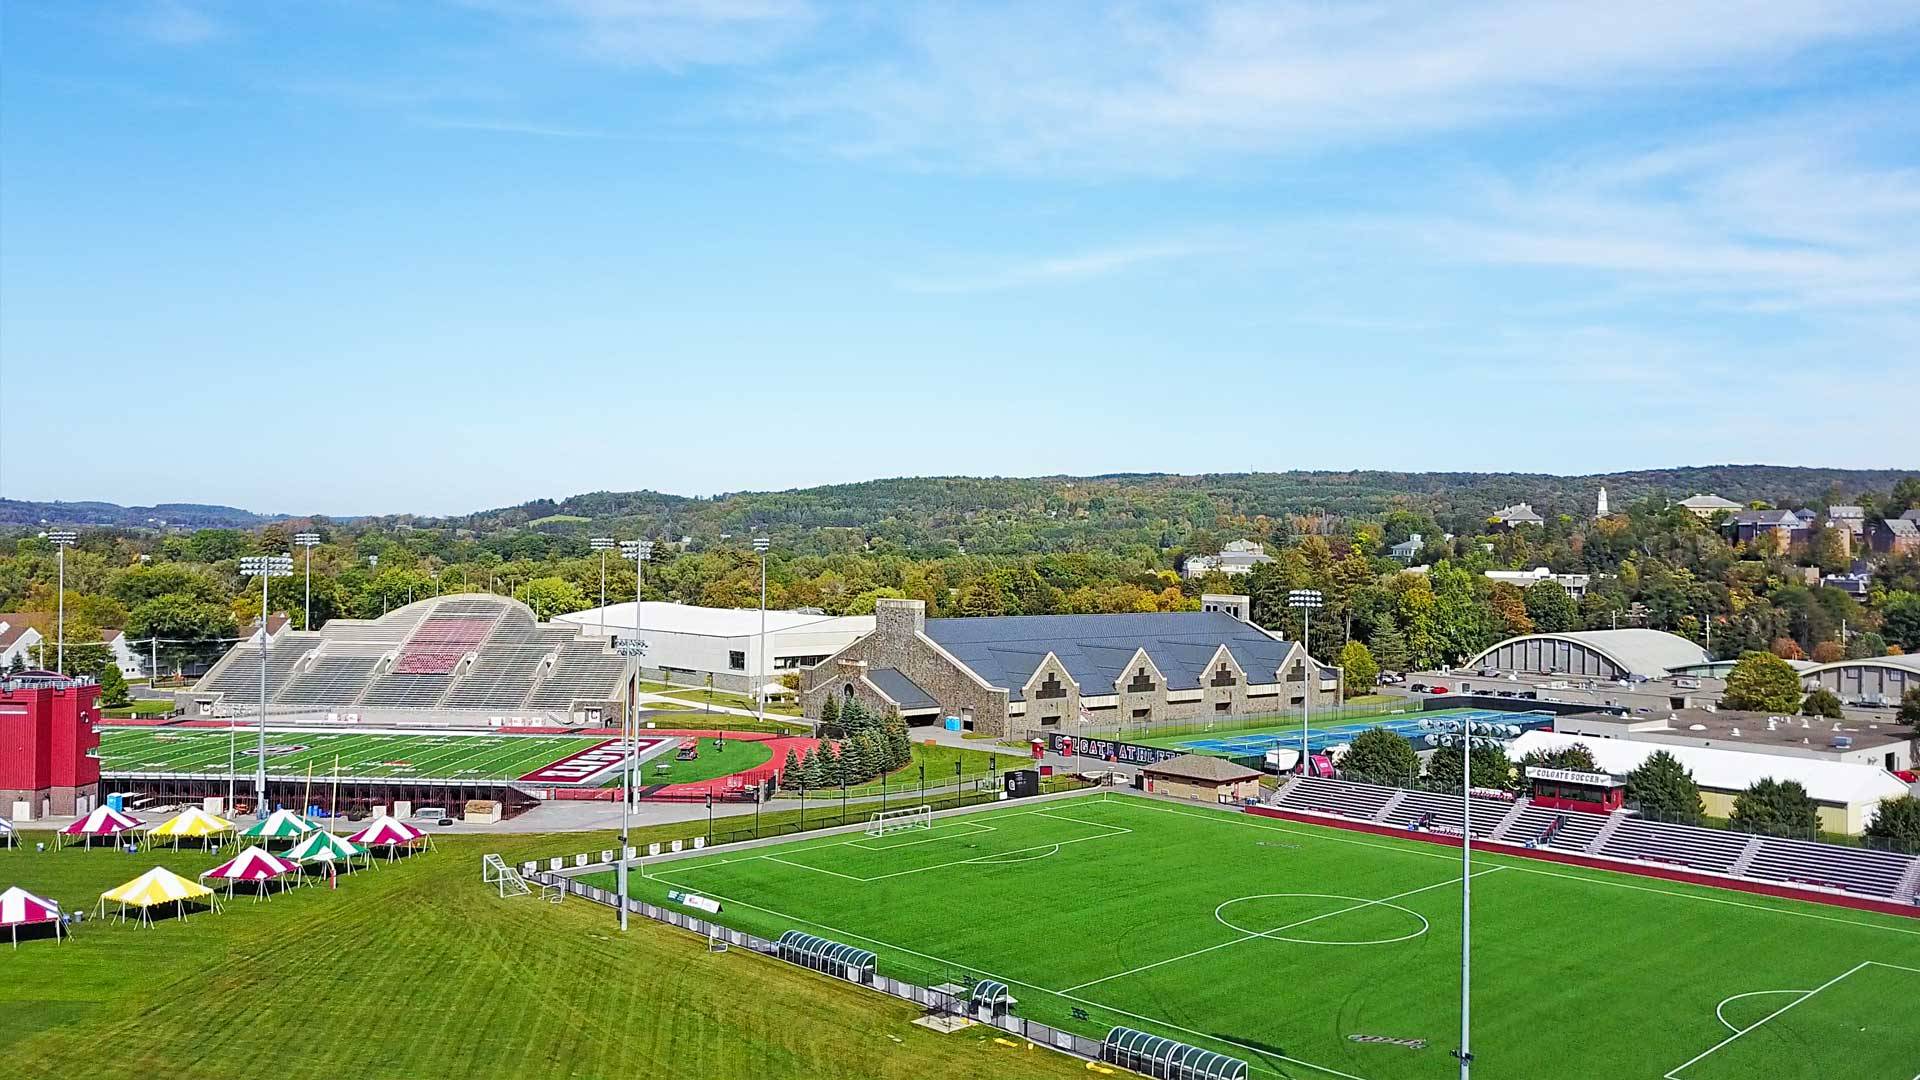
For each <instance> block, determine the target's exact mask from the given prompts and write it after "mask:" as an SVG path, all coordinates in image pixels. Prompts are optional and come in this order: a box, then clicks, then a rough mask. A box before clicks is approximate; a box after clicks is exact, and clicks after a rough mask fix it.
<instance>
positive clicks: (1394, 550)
mask: <svg viewBox="0 0 1920 1080" xmlns="http://www.w3.org/2000/svg"><path fill="white" fill-rule="evenodd" d="M1424 546H1426V541H1425V540H1424V539H1423V538H1422V537H1421V536H1420V534H1419V533H1414V534H1413V535H1412V536H1409V537H1407V538H1406V539H1405V540H1402V541H1400V542H1399V543H1397V544H1395V545H1393V546H1392V547H1390V548H1388V549H1387V554H1389V555H1391V556H1393V557H1394V558H1396V559H1399V560H1400V561H1401V562H1403V563H1410V562H1412V561H1413V560H1415V559H1417V558H1419V557H1420V549H1421V548H1422V547H1424Z"/></svg>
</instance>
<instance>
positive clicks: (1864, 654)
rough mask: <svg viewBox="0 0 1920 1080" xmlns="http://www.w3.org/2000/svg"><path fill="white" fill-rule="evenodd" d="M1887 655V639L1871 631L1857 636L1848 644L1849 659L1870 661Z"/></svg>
mask: <svg viewBox="0 0 1920 1080" xmlns="http://www.w3.org/2000/svg"><path fill="white" fill-rule="evenodd" d="M1885 655H1887V639H1886V638H1883V637H1881V636H1880V635H1879V634H1876V633H1874V632H1873V631H1871V630H1868V631H1866V632H1865V633H1860V634H1855V635H1853V637H1852V639H1851V640H1849V641H1848V642H1847V659H1849V660H1869V659H1872V658H1873V657H1876V656H1885Z"/></svg>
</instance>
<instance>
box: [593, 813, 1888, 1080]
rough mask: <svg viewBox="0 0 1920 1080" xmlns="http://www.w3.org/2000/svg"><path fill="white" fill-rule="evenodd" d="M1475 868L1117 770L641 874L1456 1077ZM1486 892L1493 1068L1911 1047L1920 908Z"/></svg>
mask: <svg viewBox="0 0 1920 1080" xmlns="http://www.w3.org/2000/svg"><path fill="white" fill-rule="evenodd" d="M1459 879H1460V857H1459V852H1458V851H1457V850H1449V849H1446V848H1441V847H1437V846H1434V845H1431V844H1426V843H1421V842H1417V841H1410V840H1400V839H1397V838H1393V837H1382V836H1373V835H1364V834H1358V833H1354V832H1350V831H1345V830H1339V829H1333V828H1322V827H1317V826H1310V825H1302V824H1296V823H1293V822H1286V821H1279V820H1276V819H1265V818H1258V817H1253V816H1250V815H1244V814H1235V813H1227V812H1221V811H1217V810H1212V809H1207V808H1202V807H1186V806H1181V805H1177V804H1168V803H1162V802H1156V801H1150V800H1147V799H1144V798H1139V797H1132V796H1124V795H1106V796H1098V797H1090V798H1079V799H1069V800H1060V801H1051V802H1048V803H1045V804H1037V805H1035V804H1029V805H1025V806H1021V807H1018V808H1013V807H1009V808H1006V809H1001V810H994V811H990V812H985V813H979V814H971V815H966V816H962V817H949V818H943V819H940V820H938V821H936V822H935V823H934V824H933V826H932V827H931V828H921V829H908V830H903V831H899V832H894V833H890V834H888V835H885V836H881V837H872V836H867V835H865V834H864V833H856V834H852V835H837V836H832V837H824V838H819V839H814V840H800V841H794V842H791V843H786V844H781V845H776V846H770V847H765V848H759V849H752V850H749V851H735V852H716V853H714V854H712V855H707V856H703V857H700V858H697V859H689V860H680V861H673V862H666V863H657V864H654V865H653V866H652V867H651V869H650V870H649V871H648V872H647V875H646V876H644V877H641V878H637V879H636V880H635V881H634V882H633V883H632V885H631V892H632V894H633V895H635V896H638V897H641V898H643V899H646V900H649V901H651V902H654V903H657V904H662V905H666V904H669V900H668V896H667V892H668V890H669V889H676V890H683V891H691V892H696V893H700V894H703V895H705V896H708V897H711V898H713V899H716V900H719V901H720V902H721V904H722V905H723V907H722V911H721V914H720V915H719V916H718V918H719V919H720V920H721V921H723V922H725V923H727V924H729V925H731V926H734V927H735V928H737V929H742V930H746V931H750V932H753V933H756V934H760V935H762V936H765V937H769V938H772V937H777V936H779V934H781V933H782V932H784V931H786V930H790V929H799V930H804V931H806V932H809V933H813V934H817V935H820V936H823V937H827V938H831V939H834V940H837V941H842V942H847V943H850V944H853V945H857V946H860V947H863V948H867V949H871V950H873V951H874V952H875V953H877V954H878V957H879V971H880V972H881V973H882V974H885V975H891V976H894V977H896V978H902V979H906V980H909V981H912V982H916V983H919V984H921V985H925V986H931V985H936V984H939V983H944V982H958V981H960V980H961V979H962V977H963V976H972V977H975V978H989V977H990V978H993V979H997V980H999V981H1002V982H1005V983H1007V984H1008V985H1009V986H1010V987H1011V988H1012V993H1013V996H1014V997H1015V998H1016V999H1017V1001H1018V1006H1017V1011H1018V1012H1019V1013H1020V1014H1021V1015H1023V1016H1026V1017H1028V1018H1030V1019H1033V1020H1038V1021H1041V1022H1043V1023H1047V1024H1052V1025H1055V1026H1057V1027H1064V1028H1069V1029H1072V1030H1075V1031H1078V1032H1081V1033H1082V1034H1087V1035H1092V1036H1096V1037H1097V1036H1101V1035H1104V1034H1105V1033H1106V1031H1107V1029H1108V1028H1109V1027H1112V1026H1126V1027H1133V1028H1138V1029H1141V1030H1144V1031H1148V1032H1151V1033H1153V1034H1157V1035H1163V1036H1167V1037H1170V1038H1174V1039H1179V1040H1182V1041H1185V1042H1190V1043H1195V1044H1198V1045H1201V1046H1205V1047H1207V1048H1209V1049H1213V1050H1218V1051H1221V1052H1225V1053H1228V1054H1232V1055H1233V1056H1236V1057H1240V1058H1242V1059H1245V1060H1246V1061H1248V1062H1249V1064H1250V1065H1251V1067H1252V1069H1253V1072H1254V1075H1260V1076H1282V1077H1300V1078H1307V1077H1323V1078H1324V1077H1336V1078H1344V1080H1429V1078H1431V1080H1438V1078H1441V1077H1451V1076H1456V1075H1458V1069H1459V1066H1458V1063H1457V1061H1456V1060H1455V1059H1454V1058H1453V1056H1452V1054H1451V1052H1452V1050H1453V1049H1454V1048H1455V1047H1457V1046H1458V1030H1459V1029H1458V1024H1459V1014H1458V1001H1459V979H1460V966H1459V955H1460V880H1459ZM593 883H594V884H598V885H602V886H604V887H609V888H611V887H612V885H613V881H612V875H610V874H608V875H601V876H599V877H597V878H595V879H594V881H593ZM1473 896H1474V927H1473V932H1474V938H1473V941H1474V950H1473V952H1474V969H1473V974H1474V994H1473V1015H1474V1027H1473V1030H1474V1042H1473V1049H1474V1054H1475V1058H1474V1074H1475V1075H1476V1076H1477V1077H1481V1078H1484V1080H1543V1078H1557V1077H1566V1078H1591V1077H1605V1078H1609V1080H1613V1078H1641V1080H1755V1078H1759V1077H1767V1078H1774V1080H1917V1078H1916V1074H1920V1022H1916V1021H1915V1019H1914V1012H1913V1002H1914V1001H1915V1000H1916V996H1917V995H1920V920H1910V919H1903V918H1900V917H1898V916H1892V915H1879V914H1874V913H1869V912H1860V911H1853V910H1849V909H1844V908H1837V907H1832V906H1826V905H1817V904H1810V903H1804V902H1800V901H1794V900H1787V899H1777V898H1772V897H1765V896H1757V895H1752V894H1745V893H1736V892H1730V891H1725V890H1718V889H1711V888H1707V887H1702V886H1691V885H1685V884H1679V883H1674V882H1665V881H1656V880H1652V879H1647V878H1640V877H1634V876H1630V875H1624V874H1615V873H1610V872H1607V871H1599V870H1587V869H1582V868H1574V867H1566V866H1558V865H1548V864H1544V863H1540V862H1537V861H1532V860H1525V859H1517V858H1512V857H1503V856H1500V855H1492V854H1476V858H1475V864H1474V880H1473ZM695 913H696V914H697V912H695Z"/></svg>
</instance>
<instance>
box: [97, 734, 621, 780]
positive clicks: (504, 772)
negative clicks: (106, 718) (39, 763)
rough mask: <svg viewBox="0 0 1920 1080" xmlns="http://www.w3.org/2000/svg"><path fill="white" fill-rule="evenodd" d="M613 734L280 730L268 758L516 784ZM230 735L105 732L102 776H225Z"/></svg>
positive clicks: (247, 743)
mask: <svg viewBox="0 0 1920 1080" xmlns="http://www.w3.org/2000/svg"><path fill="white" fill-rule="evenodd" d="M612 737H614V736H613V735H612V734H594V735H538V736H530V735H374V734H361V733H359V732H351V731H348V732H315V731H278V732H276V731H273V730H271V729H269V730H268V732H267V739H268V747H269V750H272V749H273V748H274V747H279V748H280V750H279V752H277V753H272V754H270V756H269V757H268V759H267V772H268V773H270V774H272V775H276V776H305V775H306V774H307V771H308V769H309V767H311V769H312V771H313V775H314V776H316V777H318V776H332V775H334V770H335V762H336V759H337V761H338V765H339V774H340V775H342V776H371V777H409V776H419V777H428V778H432V779H442V780H459V779H469V778H471V779H486V780H498V779H511V778H514V777H518V776H523V775H525V774H527V773H529V772H532V771H533V770H534V769H537V768H539V767H541V766H543V765H547V764H551V763H552V762H555V761H558V760H560V759H561V758H564V757H567V756H568V755H570V754H575V753H578V752H580V751H582V750H585V749H587V748H588V747H592V746H597V745H599V744H600V743H602V742H605V741H606V740H607V739H609V738H612ZM255 745H256V739H255V737H254V736H253V735H252V734H251V733H244V732H243V733H242V734H241V736H240V738H239V740H238V749H239V751H240V755H241V756H240V758H239V766H238V767H239V771H240V772H241V773H242V774H251V773H252V772H253V767H254V755H253V754H250V753H247V751H248V750H249V749H250V748H252V747H253V746H255ZM227 750H228V737H227V732H225V731H216V730H211V729H208V728H180V727H165V728H126V727H122V728H115V727H106V728H102V729H101V730H100V769H101V771H102V772H109V773H118V772H177V773H202V774H205V773H220V774H222V775H224V774H225V773H226V771H227Z"/></svg>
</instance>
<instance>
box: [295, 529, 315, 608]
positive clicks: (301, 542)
mask: <svg viewBox="0 0 1920 1080" xmlns="http://www.w3.org/2000/svg"><path fill="white" fill-rule="evenodd" d="M293 542H294V545H295V546H297V547H303V548H306V549H307V615H306V620H305V621H304V622H302V623H301V624H300V629H302V630H311V629H313V549H314V548H317V547H319V546H320V534H319V533H310V532H303V533H294V534H293Z"/></svg>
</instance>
